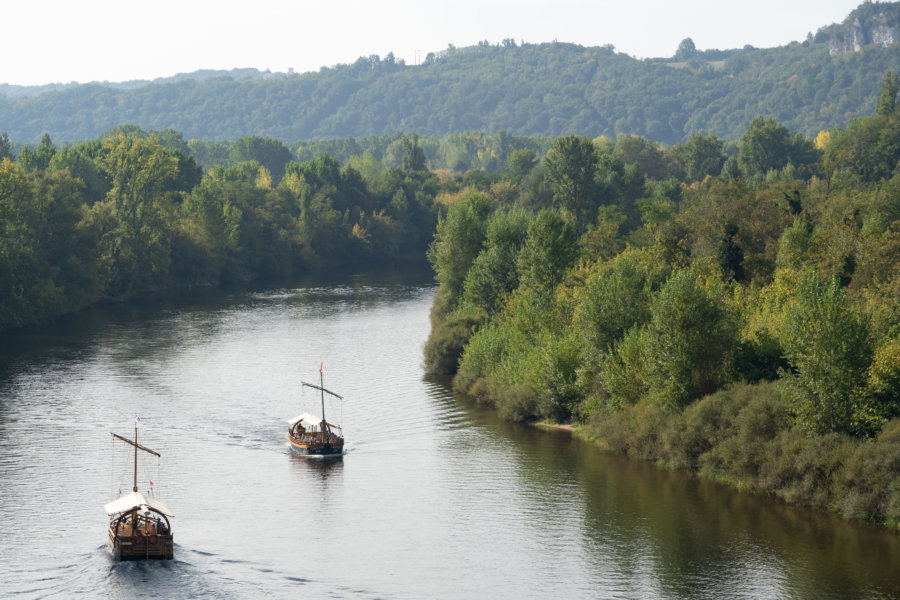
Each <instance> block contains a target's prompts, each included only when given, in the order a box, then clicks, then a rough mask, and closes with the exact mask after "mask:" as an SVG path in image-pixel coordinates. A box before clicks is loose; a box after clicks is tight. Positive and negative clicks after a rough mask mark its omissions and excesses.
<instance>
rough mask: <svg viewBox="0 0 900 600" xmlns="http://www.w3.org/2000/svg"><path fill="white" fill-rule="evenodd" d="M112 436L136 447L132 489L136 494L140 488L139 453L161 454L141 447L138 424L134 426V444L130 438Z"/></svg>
mask: <svg viewBox="0 0 900 600" xmlns="http://www.w3.org/2000/svg"><path fill="white" fill-rule="evenodd" d="M110 433H112V432H110ZM112 436H113V437H115V438H119V439H120V440H122V441H123V442H125V443H126V444H131V445H132V446H134V487H133V488H132V490H131V491H132V492H136V491H138V487H137V457H138V453H137V451H138V450H143V451H144V452H149V453H150V454H154V455H156V456H159V455H160V454H159V452H154V451H153V450H151V449H150V448H145V447H144V446H141V445H140V444H138V443H137V423H135V424H134V441H133V442H132V441H131V440H129V439H128V438H123V437H122V436H121V435H118V434H115V433H113V434H112Z"/></svg>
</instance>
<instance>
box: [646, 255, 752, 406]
mask: <svg viewBox="0 0 900 600" xmlns="http://www.w3.org/2000/svg"><path fill="white" fill-rule="evenodd" d="M650 315H651V317H650V323H649V325H648V331H647V338H646V342H647V343H646V344H645V346H644V352H643V356H644V359H645V361H646V363H647V368H648V372H649V383H650V392H651V394H652V395H653V396H654V398H655V399H656V400H657V402H659V403H661V404H664V405H667V406H672V407H678V408H683V407H685V406H687V405H688V404H689V403H690V402H692V401H693V400H696V399H697V398H699V397H700V396H702V395H705V394H709V393H712V392H714V391H715V390H716V389H717V388H718V387H719V386H720V385H721V384H722V383H724V382H725V381H727V379H728V377H729V375H730V370H731V361H732V357H733V354H734V350H735V348H736V347H737V330H736V328H735V325H734V322H733V320H732V318H731V316H730V315H729V314H728V312H727V311H726V309H725V307H724V305H723V304H722V303H721V301H719V300H718V299H717V298H716V297H715V296H714V295H711V294H710V293H709V292H708V291H707V290H706V289H704V287H703V286H702V285H701V284H700V281H699V280H698V279H697V276H696V275H695V274H694V273H692V272H691V271H687V270H685V271H679V272H677V273H675V274H674V275H672V277H670V278H669V280H668V281H666V283H665V284H664V285H663V286H662V288H660V290H659V292H658V293H657V294H656V295H655V296H654V297H653V299H652V301H651V305H650Z"/></svg>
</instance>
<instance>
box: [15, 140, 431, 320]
mask: <svg viewBox="0 0 900 600" xmlns="http://www.w3.org/2000/svg"><path fill="white" fill-rule="evenodd" d="M263 141H264V142H265V140H263ZM404 144H405V148H406V153H407V155H406V157H405V159H404V161H403V165H402V167H403V168H399V169H387V168H381V167H380V165H367V166H368V167H369V168H368V169H367V171H366V174H365V175H363V174H361V173H360V171H358V170H356V169H354V168H353V167H351V166H346V167H343V168H342V167H341V166H340V165H339V164H338V162H337V161H336V160H335V159H334V158H332V157H330V156H328V155H325V154H322V155H320V156H318V157H316V158H314V159H312V160H309V161H304V162H295V161H293V160H290V153H289V152H288V151H287V149H286V148H284V151H285V152H288V154H287V156H286V158H285V159H284V160H283V161H281V162H280V163H274V164H276V165H277V170H276V172H275V173H273V172H272V170H270V169H268V168H266V167H264V166H262V165H261V164H260V163H259V162H258V161H255V160H242V159H241V156H243V154H241V153H240V152H238V155H237V158H238V160H235V161H233V162H232V163H231V164H229V165H228V166H218V167H215V168H212V169H210V170H208V171H207V172H205V173H204V172H203V171H202V170H201V169H200V168H199V167H198V166H197V163H196V161H195V160H194V158H193V157H192V156H191V155H190V151H189V149H188V146H187V144H186V143H185V142H184V140H183V138H182V136H181V134H179V133H177V132H174V131H172V130H168V131H164V132H154V133H147V132H143V131H141V130H140V129H139V128H137V127H134V126H126V127H119V128H116V129H114V130H111V131H110V132H108V133H107V134H106V135H104V136H102V137H101V138H100V139H97V140H95V141H92V142H88V143H84V144H79V145H76V146H71V147H62V148H58V147H56V146H55V145H54V144H53V142H52V140H51V139H50V137H49V136H47V135H45V136H44V138H43V140H42V141H41V143H40V144H38V145H37V146H36V148H34V149H32V148H30V147H25V148H23V149H22V150H21V151H20V152H19V153H18V155H17V156H15V157H13V151H12V144H11V143H10V141H9V139H8V136H7V135H6V134H3V135H2V136H0V333H2V332H3V331H5V330H8V329H10V328H14V327H19V326H22V325H26V324H30V323H35V322H39V321H42V320H45V319H47V318H50V317H54V316H57V315H60V314H65V313H68V312H71V311H74V310H77V309H78V308H80V307H83V306H86V305H89V304H92V303H95V302H98V301H102V300H107V299H123V298H129V297H134V296H136V295H139V294H142V293H145V292H148V291H154V290H160V289H166V288H173V287H186V286H208V285H220V284H227V283H234V282H243V281H250V280H266V279H272V278H277V277H289V276H291V275H296V274H297V273H300V272H303V271H304V270H307V269H312V268H322V267H328V266H334V265H346V264H351V263H361V262H369V261H376V260H380V261H386V260H396V259H398V258H404V257H408V256H422V255H423V254H424V251H425V248H426V247H427V244H428V242H429V241H430V239H431V235H432V231H433V230H434V226H435V222H436V209H435V205H434V197H435V195H436V194H437V192H438V187H439V180H438V178H437V177H436V176H435V175H433V174H431V173H429V172H428V171H427V170H426V169H425V162H424V157H423V155H422V150H421V148H419V146H418V145H417V142H416V139H415V137H412V138H409V139H405V141H404ZM272 147H275V148H276V150H277V146H272V145H271V144H269V145H265V144H264V145H263V149H270V150H271V148H272ZM282 148H283V146H282ZM257 150H258V151H259V152H260V154H261V155H262V150H259V149H257ZM244 153H245V154H246V153H250V151H249V150H247V149H246V148H244ZM13 158H15V161H13V160H12V159H13Z"/></svg>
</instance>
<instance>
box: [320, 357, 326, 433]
mask: <svg viewBox="0 0 900 600" xmlns="http://www.w3.org/2000/svg"><path fill="white" fill-rule="evenodd" d="M319 389H320V390H322V443H323V444H324V443H325V440H326V437H325V428H326V427H328V423H327V422H326V421H325V375H324V374H323V373H322V367H321V366H319Z"/></svg>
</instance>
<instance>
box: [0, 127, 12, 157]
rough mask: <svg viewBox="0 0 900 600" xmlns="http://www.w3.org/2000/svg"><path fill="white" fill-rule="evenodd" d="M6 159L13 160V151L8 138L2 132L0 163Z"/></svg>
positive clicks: (0, 138) (0, 135) (0, 137)
mask: <svg viewBox="0 0 900 600" xmlns="http://www.w3.org/2000/svg"><path fill="white" fill-rule="evenodd" d="M7 159H8V160H12V159H13V151H12V143H10V141H9V136H8V135H7V134H6V132H5V131H4V132H3V133H2V134H0V162H3V161H4V160H7Z"/></svg>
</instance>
